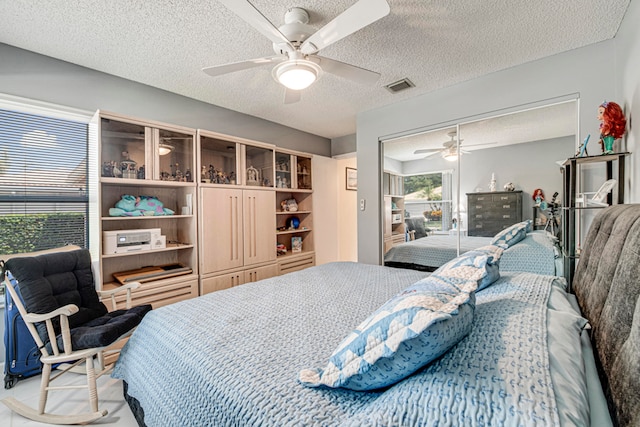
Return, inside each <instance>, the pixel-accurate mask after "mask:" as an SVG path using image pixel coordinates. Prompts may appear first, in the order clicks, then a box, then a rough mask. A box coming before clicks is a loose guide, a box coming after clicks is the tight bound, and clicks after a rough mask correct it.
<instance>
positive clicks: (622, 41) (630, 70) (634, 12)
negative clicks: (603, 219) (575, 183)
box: [616, 1, 640, 202]
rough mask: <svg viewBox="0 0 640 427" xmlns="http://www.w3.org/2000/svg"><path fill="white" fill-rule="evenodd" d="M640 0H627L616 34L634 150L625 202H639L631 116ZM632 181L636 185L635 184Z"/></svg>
mask: <svg viewBox="0 0 640 427" xmlns="http://www.w3.org/2000/svg"><path fill="white" fill-rule="evenodd" d="M639 21H640V2H637V1H636V2H633V1H632V2H630V4H629V8H628V9H627V13H626V15H625V19H624V21H623V22H622V25H621V26H620V30H619V31H618V36H617V37H616V40H617V42H616V61H617V63H618V67H617V68H618V69H619V70H620V71H619V72H617V73H616V81H617V82H618V84H619V93H620V94H621V95H620V97H619V98H620V102H618V103H619V104H620V106H621V107H622V108H623V110H624V112H625V114H626V117H627V120H628V122H627V136H626V145H627V150H628V151H630V152H631V153H633V154H632V155H631V156H630V158H629V159H628V160H627V170H628V171H629V173H628V180H627V183H626V184H627V186H626V187H627V194H629V197H628V199H627V201H628V202H640V185H638V183H640V154H637V153H638V150H640V127H639V126H634V123H633V122H634V120H633V119H634V118H636V117H640V73H639V72H638V70H640V28H639V27H638V22H639ZM634 184H635V185H634Z"/></svg>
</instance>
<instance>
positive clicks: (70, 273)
mask: <svg viewBox="0 0 640 427" xmlns="http://www.w3.org/2000/svg"><path fill="white" fill-rule="evenodd" d="M5 284H6V289H7V291H8V292H9V293H10V295H11V298H12V299H13V301H14V303H15V304H16V306H17V307H18V311H19V312H20V315H21V316H22V317H23V319H24V321H25V324H26V325H27V328H28V329H29V332H30V333H31V335H32V336H33V339H34V340H35V342H36V344H37V345H38V348H39V350H40V353H41V356H40V361H41V362H42V380H41V384H40V400H39V405H38V408H37V409H35V408H32V407H30V406H27V405H25V404H24V403H22V402H19V401H18V400H16V399H15V398H11V397H10V398H6V399H3V400H2V402H3V403H4V404H5V405H6V406H8V407H9V408H10V409H11V410H12V411H14V412H16V413H18V414H20V415H22V416H23V417H26V418H29V419H31V420H34V421H38V422H42V423H50V424H88V423H91V422H93V421H95V420H97V419H99V418H101V417H104V416H105V415H107V411H106V410H99V409H98V392H97V387H96V379H97V378H99V377H100V376H102V375H104V374H106V373H109V372H110V371H111V369H112V368H113V363H112V364H110V365H107V366H105V358H104V357H105V353H106V352H108V351H109V350H108V348H107V347H109V346H111V345H112V344H114V343H115V342H117V341H119V340H120V339H123V338H126V337H127V336H129V335H130V334H131V333H132V332H133V330H134V329H135V328H136V326H138V324H140V322H141V321H142V318H143V317H144V315H145V314H146V313H147V312H148V311H149V310H151V306H150V305H143V306H138V307H133V308H130V305H131V290H132V289H135V288H137V287H138V286H139V284H138V283H130V284H127V285H125V286H122V287H120V288H119V289H116V290H114V291H105V292H100V296H101V297H110V298H111V304H112V306H113V309H114V311H111V312H108V311H107V307H106V306H105V305H104V304H103V303H102V302H101V301H100V297H99V294H98V291H96V289H95V285H94V281H93V274H92V272H91V256H90V254H89V251H88V250H85V249H78V250H74V251H68V252H51V253H46V254H43V255H38V256H30V257H18V258H12V259H10V260H8V261H7V262H6V264H5ZM123 291H126V292H127V295H126V309H123V310H115V294H116V293H118V292H123ZM56 365H58V367H57V369H58V370H57V371H56V372H54V375H53V376H52V368H53V367H54V366H56ZM83 365H84V369H83V370H82V371H83V373H86V379H87V382H86V384H83V385H69V386H51V385H50V384H51V383H52V382H53V381H54V380H56V379H57V378H59V377H60V376H61V375H62V374H64V373H67V372H79V371H80V368H81V367H82V366H83ZM78 388H86V389H87V390H88V392H89V404H90V408H91V410H90V412H86V413H81V414H75V415H59V414H52V413H48V412H46V404H47V397H48V393H49V391H55V390H69V389H78Z"/></svg>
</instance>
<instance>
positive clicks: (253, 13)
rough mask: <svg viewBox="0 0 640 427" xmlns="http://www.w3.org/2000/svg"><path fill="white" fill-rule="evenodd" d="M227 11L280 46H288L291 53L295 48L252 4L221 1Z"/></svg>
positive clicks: (239, 1) (231, 0) (233, 0)
mask: <svg viewBox="0 0 640 427" xmlns="http://www.w3.org/2000/svg"><path fill="white" fill-rule="evenodd" d="M219 1H220V3H222V4H223V5H225V6H226V7H227V9H229V10H230V11H232V12H233V13H235V14H236V15H238V16H239V17H240V18H242V19H244V20H245V21H247V23H248V24H249V25H251V26H252V27H253V28H255V29H256V30H258V31H259V32H260V33H262V35H264V36H265V37H266V38H268V39H269V40H271V41H272V42H273V43H276V44H278V45H280V44H284V45H285V46H288V47H289V49H288V51H289V52H293V51H294V50H295V48H294V47H293V45H292V44H291V42H290V41H289V40H287V38H286V37H285V36H284V35H283V34H282V33H281V32H280V31H278V29H277V28H276V27H275V26H274V25H273V24H272V23H271V22H269V20H268V19H267V18H265V16H264V15H263V14H262V13H261V12H260V11H259V10H258V9H256V8H255V7H254V6H253V5H252V4H251V3H249V2H248V1H243V0H219ZM283 47H284V46H283Z"/></svg>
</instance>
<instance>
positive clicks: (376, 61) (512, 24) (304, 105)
mask: <svg viewBox="0 0 640 427" xmlns="http://www.w3.org/2000/svg"><path fill="white" fill-rule="evenodd" d="M238 1H242V0H238ZM629 1H630V0H607V1H595V0H594V1H583V0H562V1H558V0H537V1H530V0H511V1H506V0H500V1H491V2H488V1H481V0H433V1H428V0H388V3H389V5H390V7H391V12H390V14H389V15H388V16H386V17H384V18H382V19H381V20H379V21H377V22H375V23H373V24H372V25H370V26H368V27H365V28H364V29H362V30H360V31H358V32H356V33H354V34H352V35H350V36H348V37H347V38H345V39H343V40H340V41H338V42H336V43H335V44H333V45H331V46H329V47H327V48H326V49H323V50H322V51H321V52H320V54H321V55H322V56H326V57H328V58H331V59H336V60H338V61H342V62H347V63H349V64H353V65H356V66H358V67H361V68H365V69H369V70H373V71H377V72H379V73H380V74H381V78H380V80H379V81H378V83H377V84H376V85H374V86H370V87H369V86H362V85H359V84H357V83H353V82H350V81H347V80H343V79H341V78H339V77H336V76H333V75H330V74H326V73H325V74H323V76H322V77H321V78H320V80H318V81H317V82H316V83H315V84H314V85H313V86H311V87H310V88H308V89H306V90H305V91H304V92H303V95H302V100H301V101H300V102H298V103H296V104H290V105H283V102H282V101H283V89H282V87H281V86H280V85H279V84H278V83H276V82H275V81H274V80H273V78H272V76H271V68H272V67H270V66H266V67H259V68H254V69H251V70H245V71H240V72H237V73H234V74H229V75H225V76H219V77H210V76H208V75H206V74H204V73H203V72H202V71H201V69H202V68H203V67H205V66H212V65H219V64H225V63H229V62H236V61H243V60H247V59H253V58H259V57H263V56H269V55H272V54H273V50H272V47H271V42H270V41H269V40H267V39H266V38H265V37H264V36H263V35H261V34H260V33H258V32H257V31H256V30H255V29H254V28H252V27H250V26H249V25H248V24H247V23H245V22H244V21H243V20H242V19H240V18H239V17H238V16H236V15H235V14H233V13H232V12H230V11H229V10H227V9H226V8H225V7H224V6H223V5H222V4H220V3H218V2H217V1H215V0H182V1H176V0H156V1H141V0H139V1H131V0H110V1H108V2H107V1H102V0H75V1H72V0H66V1H46V2H42V1H27V0H0V16H2V25H0V42H2V43H6V44H9V45H12V46H16V47H19V48H23V49H27V50H30V51H33V52H37V53H41V54H44V55H48V56H51V57H54V58H58V59H61V60H64V61H68V62H71V63H74V64H78V65H82V66H84V67H88V68H92V69H95V70H99V71H103V72H106V73H109V74H113V75H116V76H120V77H123V78H126V79H129V80H133V81H136V82H140V83H144V84H147V85H150V86H154V87H157V88H161V89H164V90H167V91H170V92H175V93H178V94H181V95H185V96H188V97H191V98H195V99H198V100H201V101H204V102H208V103H211V104H215V105H219V106H222V107H225V108H229V109H232V110H236V111H240V112H243V113H246V114H250V115H254V116H257V117H261V118H264V119H267V120H271V121H274V122H277V123H281V124H284V125H287V126H290V127H293V128H296V129H300V130H303V131H307V132H310V133H313V134H317V135H320V136H324V137H327V138H334V137H339V136H343V135H348V134H351V133H354V132H355V130H356V114H357V113H359V112H361V111H366V110H370V109H373V108H376V107H379V106H383V105H387V104H391V103H394V102H397V101H399V100H402V99H405V98H408V97H415V96H417V95H419V94H423V93H426V92H429V91H433V90H436V89H439V88H442V87H446V86H451V85H454V84H456V83H459V82H462V81H465V80H469V79H472V78H475V77H478V76H481V75H484V74H487V73H491V72H494V71H497V70H501V69H505V68H508V67H512V66H515V65H519V64H522V63H525V62H529V61H533V60H536V59H539V58H542V57H545V56H549V55H553V54H557V53H560V52H564V51H567V50H571V49H575V48H579V47H582V46H585V45H588V44H592V43H596V42H599V41H602V40H607V39H610V38H613V37H614V36H615V34H616V31H617V30H618V27H619V25H620V22H621V20H622V18H623V16H624V13H625V11H626V9H627V6H628V4H629ZM251 3H252V4H253V5H254V6H255V7H256V8H257V9H258V10H260V11H261V12H262V14H263V15H264V16H265V17H266V18H267V19H269V20H270V21H271V22H272V23H274V24H275V25H276V26H280V25H281V24H283V22H284V21H283V19H284V13H285V12H286V10H287V9H289V8H291V7H294V6H295V7H302V8H304V9H306V10H307V11H308V12H309V15H310V22H309V24H310V25H312V26H314V27H316V28H320V27H322V26H323V25H324V24H326V23H328V22H329V21H331V20H332V19H333V18H334V17H336V16H337V15H339V14H340V13H341V12H342V11H344V10H346V9H347V8H349V7H350V6H352V5H353V4H354V3H355V1H354V0H333V1H320V0H294V1H291V0H286V1H284V0H252V1H251ZM404 77H408V78H409V79H410V80H411V81H412V82H413V83H414V84H415V87H414V88H411V89H409V90H406V91H404V92H400V93H397V94H392V93H390V92H389V91H387V90H386V89H385V88H384V87H383V85H385V84H388V83H392V82H395V81H397V80H399V79H402V78H404Z"/></svg>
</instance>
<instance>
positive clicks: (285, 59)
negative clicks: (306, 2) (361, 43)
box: [202, 0, 390, 104]
mask: <svg viewBox="0 0 640 427" xmlns="http://www.w3.org/2000/svg"><path fill="white" fill-rule="evenodd" d="M219 1H220V3H222V4H224V5H225V6H226V7H227V8H228V9H229V10H231V11H232V12H234V13H235V14H237V15H238V16H239V17H240V18H242V19H244V20H245V21H247V23H248V24H249V25H251V26H252V27H254V28H255V29H256V30H258V31H259V32H260V33H262V34H263V35H264V36H265V37H267V38H268V39H269V40H271V41H272V42H273V50H274V51H275V53H276V54H275V55H273V56H266V57H263V58H256V59H250V60H246V61H240V62H234V63H230V64H223V65H214V66H212V67H205V68H203V69H202V71H204V72H205V73H207V74H209V75H210V76H220V75H223V74H227V73H233V72H236V71H241V70H246V69H249V68H254V67H261V66H265V65H270V64H276V66H275V67H274V68H273V71H272V73H271V74H272V75H273V77H274V79H276V81H278V82H279V83H281V84H282V85H283V86H285V98H284V102H285V104H291V103H294V102H298V101H299V100H300V91H301V90H302V89H305V88H307V87H309V86H310V85H311V84H312V83H313V82H314V81H316V80H317V79H318V77H319V76H320V75H321V73H322V72H327V73H331V74H335V75H337V76H340V77H342V78H345V79H349V80H352V81H354V82H357V83H362V84H373V83H375V82H376V81H377V80H378V78H379V77H380V74H378V73H376V72H374V71H370V70H365V69H364V68H360V67H356V66H354V65H350V64H346V63H344V62H340V61H336V60H334V59H329V58H325V57H322V56H319V55H317V53H318V51H320V50H321V49H324V48H325V47H327V46H329V45H331V44H333V43H335V42H337V41H338V40H341V39H343V38H345V37H346V36H348V35H350V34H353V33H355V32H356V31H358V30H360V29H362V28H364V27H366V26H367V25H369V24H372V23H373V22H375V21H377V20H379V19H380V18H382V17H384V16H386V15H387V14H388V13H389V10H390V9H389V5H388V4H387V2H386V0H359V1H358V2H356V3H355V4H354V5H353V6H351V7H350V8H348V9H347V10H345V11H344V12H342V13H341V14H340V15H338V16H337V17H336V18H334V19H333V20H332V21H331V22H329V23H328V24H327V25H325V26H324V27H322V28H320V29H319V30H316V29H315V28H314V27H312V26H310V25H308V22H309V14H308V13H307V11H306V10H304V9H302V8H299V7H294V8H291V9H289V10H288V11H287V13H286V14H285V16H284V21H285V23H284V25H282V26H281V27H279V28H276V27H275V26H274V25H273V24H272V23H271V22H269V20H268V19H267V18H265V17H264V15H262V13H261V12H260V11H259V10H258V9H256V8H255V7H254V6H253V5H252V4H251V3H249V2H248V1H244V0H219Z"/></svg>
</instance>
